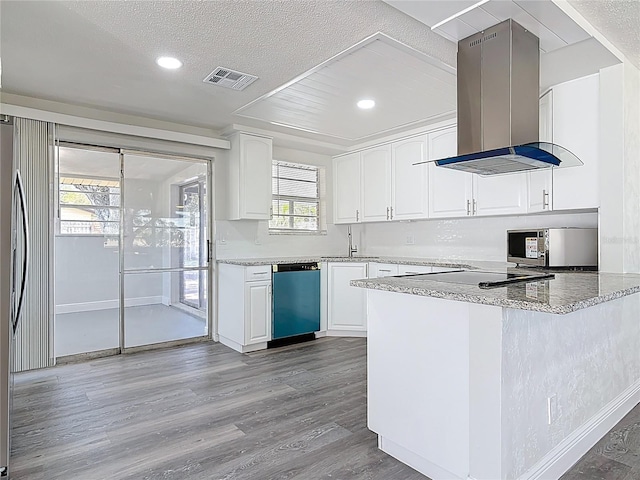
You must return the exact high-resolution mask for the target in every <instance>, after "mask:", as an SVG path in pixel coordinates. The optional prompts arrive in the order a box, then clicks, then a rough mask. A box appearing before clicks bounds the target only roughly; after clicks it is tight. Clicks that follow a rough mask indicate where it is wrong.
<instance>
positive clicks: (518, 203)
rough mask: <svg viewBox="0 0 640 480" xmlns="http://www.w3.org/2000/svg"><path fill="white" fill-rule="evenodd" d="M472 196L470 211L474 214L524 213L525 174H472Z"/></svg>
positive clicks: (525, 197)
mask: <svg viewBox="0 0 640 480" xmlns="http://www.w3.org/2000/svg"><path fill="white" fill-rule="evenodd" d="M473 197H474V202H473V204H472V212H473V213H474V214H475V215H508V214H514V213H516V214H517V213H526V212H527V199H528V196H527V174H526V173H512V174H509V175H495V176H487V177H483V176H481V175H474V178H473Z"/></svg>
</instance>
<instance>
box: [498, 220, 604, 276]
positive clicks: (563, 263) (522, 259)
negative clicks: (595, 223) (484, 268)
mask: <svg viewBox="0 0 640 480" xmlns="http://www.w3.org/2000/svg"><path fill="white" fill-rule="evenodd" d="M507 261H509V262H514V263H517V264H520V265H535V266H539V267H550V268H551V267H597V266H598V229H597V228H541V229H529V230H508V231H507Z"/></svg>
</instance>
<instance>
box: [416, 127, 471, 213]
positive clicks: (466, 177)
mask: <svg viewBox="0 0 640 480" xmlns="http://www.w3.org/2000/svg"><path fill="white" fill-rule="evenodd" d="M427 143H428V144H429V160H440V159H442V158H448V157H453V156H455V155H456V154H457V152H458V134H457V130H456V127H451V128H447V129H444V130H440V131H437V132H432V133H429V134H428V135H427ZM472 188H473V175H472V174H470V173H467V172H460V171H458V170H452V169H450V168H443V167H438V166H436V165H435V164H434V163H430V164H429V216H430V217H464V216H466V215H471V206H472V201H473V192H472Z"/></svg>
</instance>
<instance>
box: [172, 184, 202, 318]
mask: <svg viewBox="0 0 640 480" xmlns="http://www.w3.org/2000/svg"><path fill="white" fill-rule="evenodd" d="M206 188H207V184H206V182H204V181H202V180H197V181H195V182H191V183H188V184H185V185H182V186H180V193H179V199H180V201H181V202H182V204H181V207H182V212H183V214H184V219H185V222H186V223H187V224H188V227H189V228H188V229H186V230H185V235H187V236H188V237H187V238H185V242H184V248H183V249H182V256H181V264H180V266H181V267H182V268H185V267H186V268H193V267H199V266H200V265H202V264H203V263H206V255H207V254H208V252H207V245H206V244H205V242H203V241H202V239H204V238H206V229H205V227H206V225H207V221H206V218H207V204H206V201H205V200H206V198H207V197H206ZM206 274H207V272H206V271H204V270H184V271H183V272H182V276H181V278H180V302H181V303H183V304H184V305H187V306H190V307H193V308H197V309H200V308H203V307H205V306H206V305H205V304H206V288H207V275H206Z"/></svg>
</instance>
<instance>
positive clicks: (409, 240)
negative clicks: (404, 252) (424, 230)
mask: <svg viewBox="0 0 640 480" xmlns="http://www.w3.org/2000/svg"><path fill="white" fill-rule="evenodd" d="M414 243H416V239H415V238H414V236H413V235H407V245H413V244H414Z"/></svg>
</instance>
